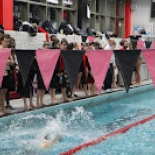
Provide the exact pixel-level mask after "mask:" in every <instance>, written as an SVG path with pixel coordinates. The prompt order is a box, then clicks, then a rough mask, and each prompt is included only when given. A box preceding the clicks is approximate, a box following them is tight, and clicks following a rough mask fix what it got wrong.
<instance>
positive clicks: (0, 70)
mask: <svg viewBox="0 0 155 155" xmlns="http://www.w3.org/2000/svg"><path fill="white" fill-rule="evenodd" d="M10 52H11V49H10V48H3V49H0V62H1V67H0V87H1V85H2V80H3V76H4V71H5V68H6V64H7V61H8V58H9V55H10Z"/></svg>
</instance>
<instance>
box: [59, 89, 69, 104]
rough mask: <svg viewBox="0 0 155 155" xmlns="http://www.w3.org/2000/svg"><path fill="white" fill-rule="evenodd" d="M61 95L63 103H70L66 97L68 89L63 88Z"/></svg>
mask: <svg viewBox="0 0 155 155" xmlns="http://www.w3.org/2000/svg"><path fill="white" fill-rule="evenodd" d="M61 94H62V98H63V101H64V102H66V101H68V98H67V95H66V87H61Z"/></svg>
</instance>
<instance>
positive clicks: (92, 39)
mask: <svg viewBox="0 0 155 155" xmlns="http://www.w3.org/2000/svg"><path fill="white" fill-rule="evenodd" d="M87 40H88V42H94V40H95V37H94V36H88V37H87Z"/></svg>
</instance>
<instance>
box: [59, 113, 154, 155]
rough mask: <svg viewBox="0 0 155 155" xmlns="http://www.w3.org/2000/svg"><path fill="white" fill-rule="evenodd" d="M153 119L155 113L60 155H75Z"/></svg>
mask: <svg viewBox="0 0 155 155" xmlns="http://www.w3.org/2000/svg"><path fill="white" fill-rule="evenodd" d="M152 119H155V114H154V115H152V116H150V117H147V118H144V119H142V120H140V121H137V122H134V123H132V124H130V125H127V126H125V127H123V128H121V129H118V130H116V131H113V132H111V133H109V134H107V135H104V136H101V137H99V138H97V139H94V140H92V141H90V142H86V143H83V144H81V145H79V146H76V147H74V148H72V149H70V150H68V151H66V152H63V153H61V154H60V155H73V154H75V153H76V152H78V151H80V150H81V149H84V148H88V147H90V146H94V145H96V144H98V143H101V142H103V141H105V140H106V139H107V138H108V137H112V136H115V135H117V134H123V133H125V132H127V131H128V130H130V129H131V128H133V127H136V126H138V125H141V124H144V123H146V122H148V121H151V120H152Z"/></svg>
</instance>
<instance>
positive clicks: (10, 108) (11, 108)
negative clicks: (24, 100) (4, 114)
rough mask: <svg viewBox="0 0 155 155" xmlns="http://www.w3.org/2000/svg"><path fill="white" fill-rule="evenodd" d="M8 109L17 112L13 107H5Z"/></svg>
mask: <svg viewBox="0 0 155 155" xmlns="http://www.w3.org/2000/svg"><path fill="white" fill-rule="evenodd" d="M5 108H6V109H9V110H15V108H13V107H12V106H11V105H7V106H5Z"/></svg>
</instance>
